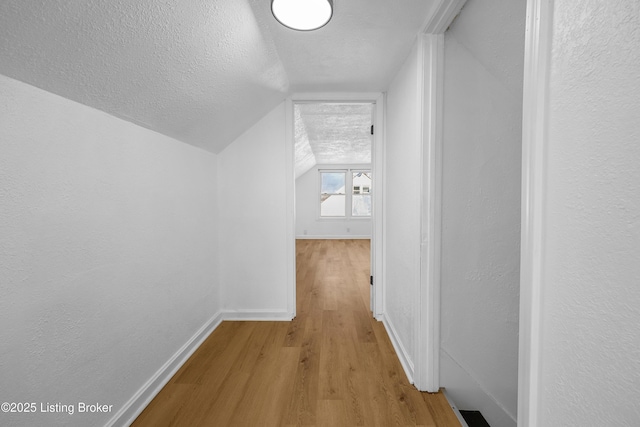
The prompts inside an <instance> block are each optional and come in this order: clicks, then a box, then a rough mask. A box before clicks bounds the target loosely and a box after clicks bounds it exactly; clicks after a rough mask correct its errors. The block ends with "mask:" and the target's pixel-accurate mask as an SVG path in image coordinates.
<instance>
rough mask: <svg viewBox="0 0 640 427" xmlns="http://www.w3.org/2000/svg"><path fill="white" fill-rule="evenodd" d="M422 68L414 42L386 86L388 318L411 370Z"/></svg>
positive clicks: (417, 258) (417, 271)
mask: <svg viewBox="0 0 640 427" xmlns="http://www.w3.org/2000/svg"><path fill="white" fill-rule="evenodd" d="M420 68H421V67H419V65H418V50H417V44H415V45H414V46H413V48H412V49H411V53H410V54H409V56H408V58H407V59H406V60H405V62H404V64H403V65H402V67H401V68H400V70H399V71H398V73H397V74H396V76H395V77H394V79H393V81H392V82H391V84H390V86H389V89H388V91H387V106H386V107H387V108H386V112H387V117H386V126H387V127H386V145H385V153H384V154H385V159H384V161H385V166H384V167H385V199H384V214H383V218H384V233H385V239H384V253H385V266H384V272H385V273H384V276H385V279H384V286H385V288H384V292H385V303H386V307H385V321H386V322H387V323H388V324H389V325H390V326H391V329H392V335H394V336H395V338H396V339H397V344H398V345H399V346H400V347H401V351H400V354H399V356H400V357H401V360H402V358H403V357H404V359H405V360H404V363H405V369H408V371H409V372H408V373H409V375H411V374H412V371H413V360H414V359H415V350H416V349H415V346H416V342H415V333H416V316H417V312H416V308H417V307H416V295H417V293H418V285H419V280H420V188H421V186H420V181H421V176H422V175H421V170H420V168H421V166H420V165H421V148H420V147H421V139H420V135H419V129H420V119H421V111H422V110H421V108H420V103H419V99H420V96H419V94H418V70H419V69H420ZM393 331H394V332H393Z"/></svg>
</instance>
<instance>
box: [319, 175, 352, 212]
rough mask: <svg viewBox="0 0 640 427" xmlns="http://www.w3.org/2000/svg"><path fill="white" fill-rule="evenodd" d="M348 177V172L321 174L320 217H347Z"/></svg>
mask: <svg viewBox="0 0 640 427" xmlns="http://www.w3.org/2000/svg"><path fill="white" fill-rule="evenodd" d="M346 177H347V174H346V172H339V171H331V172H320V216H325V217H343V216H345V211H346V206H347V195H346V193H345V188H346Z"/></svg>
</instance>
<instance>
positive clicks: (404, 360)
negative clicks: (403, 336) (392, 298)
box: [381, 314, 414, 384]
mask: <svg viewBox="0 0 640 427" xmlns="http://www.w3.org/2000/svg"><path fill="white" fill-rule="evenodd" d="M381 317H382V324H383V325H384V328H385V330H386V331H387V335H389V339H391V344H392V345H393V348H394V349H395V351H396V354H397V355H398V359H400V364H401V365H402V369H404V373H405V374H406V375H407V379H408V380H409V382H410V383H411V384H413V373H414V371H413V361H412V360H411V357H410V356H409V353H408V352H407V350H406V349H405V348H404V345H402V341H400V337H399V336H398V333H397V332H396V328H394V327H393V323H391V319H389V317H388V316H387V315H386V314H383V315H382V316H381Z"/></svg>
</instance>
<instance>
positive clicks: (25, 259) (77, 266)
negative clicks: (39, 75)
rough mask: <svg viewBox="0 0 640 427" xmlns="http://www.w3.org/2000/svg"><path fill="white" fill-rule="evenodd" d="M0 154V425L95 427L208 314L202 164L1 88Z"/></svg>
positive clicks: (75, 108)
mask: <svg viewBox="0 0 640 427" xmlns="http://www.w3.org/2000/svg"><path fill="white" fill-rule="evenodd" d="M0 147H1V148H0V150H1V154H0V236H1V238H0V268H1V270H2V273H1V277H2V281H1V283H0V294H1V295H2V297H1V298H0V325H2V328H0V343H2V345H1V346H0V370H1V373H2V374H1V375H2V381H0V396H2V401H3V402H4V401H8V402H37V404H38V411H37V412H38V413H35V414H20V413H18V414H5V413H3V414H0V420H1V421H0V424H2V425H65V426H87V425H104V424H105V423H106V422H107V420H108V419H110V418H111V417H112V416H113V415H114V414H115V413H116V412H117V411H118V410H119V409H120V408H121V407H122V405H123V404H124V403H125V402H127V400H128V399H129V398H131V397H132V396H133V395H134V394H135V393H136V392H137V391H138V390H139V389H140V388H141V387H142V386H143V385H144V384H145V383H146V382H147V380H149V379H150V378H151V377H152V376H153V375H154V374H155V373H156V372H157V371H158V370H159V369H160V368H161V367H162V366H163V365H164V364H165V362H167V361H168V360H169V359H170V358H171V357H172V356H173V355H174V354H175V353H176V352H177V351H178V350H179V349H180V348H181V347H182V346H183V345H184V344H185V343H186V342H187V341H188V340H189V339H190V338H192V337H193V336H194V334H196V332H197V331H198V330H199V329H200V328H201V327H203V326H204V325H205V324H206V323H207V322H208V321H209V320H210V319H211V318H212V317H213V316H214V315H215V314H216V312H217V311H218V309H219V299H218V286H217V266H216V258H217V222H216V215H217V208H216V197H215V180H216V156H215V155H213V154H211V153H208V152H205V151H203V150H200V149H197V148H194V147H192V146H190V145H186V144H183V143H181V142H179V141H176V140H174V139H171V138H168V137H166V136H163V135H160V134H158V133H155V132H152V131H149V130H147V129H144V128H141V127H139V126H136V125H133V124H131V123H129V122H126V121H123V120H120V119H117V118H115V117H112V116H109V115H107V114H106V113H103V112H101V111H98V110H94V109H92V108H89V107H86V106H84V105H81V104H78V103H75V102H73V101H70V100H67V99H64V98H62V97H59V96H57V95H53V94H51V93H48V92H44V91H42V90H40V89H37V88H35V87H32V86H29V85H26V84H24V83H21V82H18V81H16V80H12V79H9V78H7V77H4V76H0ZM41 402H42V403H44V404H45V405H46V403H47V402H49V403H51V404H56V403H62V404H72V405H74V406H75V411H76V412H75V413H74V414H73V415H70V414H68V413H66V412H64V413H41V412H40V406H39V405H40V403H41ZM78 402H87V403H91V404H95V403H96V402H100V403H102V404H107V405H113V407H112V411H111V412H110V413H105V414H86V413H84V414H83V413H78V412H77V411H78V406H77V404H78Z"/></svg>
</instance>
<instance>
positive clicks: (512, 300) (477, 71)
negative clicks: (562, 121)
mask: <svg viewBox="0 0 640 427" xmlns="http://www.w3.org/2000/svg"><path fill="white" fill-rule="evenodd" d="M524 21H525V1H524V0H518V1H500V0H469V1H468V2H467V3H466V5H465V7H464V8H463V10H462V12H461V14H460V15H459V16H458V18H456V20H455V21H454V23H453V25H452V26H451V28H450V29H449V30H448V31H447V32H446V33H445V87H444V147H443V212H442V218H443V221H442V223H443V231H442V289H441V293H442V294H441V295H442V305H441V310H442V311H441V313H442V314H441V315H442V324H441V328H442V329H441V334H442V336H441V359H442V360H441V371H442V372H441V382H442V386H444V387H446V388H447V391H448V392H449V393H450V395H451V397H452V399H453V400H454V401H455V402H456V404H457V405H458V407H459V408H461V409H475V410H480V411H481V412H482V413H483V415H484V416H485V418H486V419H487V421H488V422H489V424H491V426H494V427H504V426H515V425H516V421H515V417H516V412H517V381H518V309H519V249H520V170H521V167H520V163H521V139H522V137H521V122H522V73H523V55H524Z"/></svg>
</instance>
